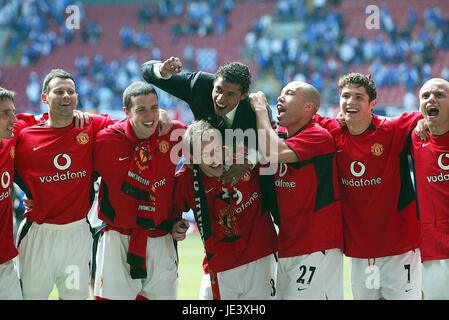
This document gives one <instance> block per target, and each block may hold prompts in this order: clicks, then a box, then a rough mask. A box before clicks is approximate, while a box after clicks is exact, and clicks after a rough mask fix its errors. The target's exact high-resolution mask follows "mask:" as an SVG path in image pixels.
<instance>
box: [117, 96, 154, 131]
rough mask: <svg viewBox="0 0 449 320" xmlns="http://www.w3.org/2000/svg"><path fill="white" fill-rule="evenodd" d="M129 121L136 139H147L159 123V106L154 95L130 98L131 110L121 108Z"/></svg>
mask: <svg viewBox="0 0 449 320" xmlns="http://www.w3.org/2000/svg"><path fill="white" fill-rule="evenodd" d="M123 110H124V111H125V113H126V115H127V116H128V117H129V119H130V121H131V125H132V127H133V129H134V133H135V134H136V137H137V138H139V139H148V138H149V137H151V135H153V133H154V132H155V131H156V128H157V125H158V123H159V105H158V100H157V96H156V95H155V94H152V93H150V94H147V95H140V96H135V97H131V108H130V110H129V111H128V110H127V109H126V108H123Z"/></svg>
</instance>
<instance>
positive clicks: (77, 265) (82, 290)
mask: <svg viewBox="0 0 449 320" xmlns="http://www.w3.org/2000/svg"><path fill="white" fill-rule="evenodd" d="M57 233H58V238H57V242H56V243H55V254H57V255H58V258H59V263H58V266H59V268H57V269H56V287H57V289H58V294H59V298H60V299H63V300H84V299H87V298H89V295H90V279H91V268H90V267H91V259H92V243H93V239H92V233H91V231H90V226H89V224H88V222H87V220H86V219H81V220H78V221H76V222H72V223H69V224H67V225H62V226H57Z"/></svg>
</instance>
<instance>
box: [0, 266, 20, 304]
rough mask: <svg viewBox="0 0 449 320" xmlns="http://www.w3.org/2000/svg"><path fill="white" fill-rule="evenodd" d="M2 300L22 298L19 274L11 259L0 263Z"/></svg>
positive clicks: (0, 296)
mask: <svg viewBox="0 0 449 320" xmlns="http://www.w3.org/2000/svg"><path fill="white" fill-rule="evenodd" d="M0 288H1V290H0V300H22V299H23V297H22V290H21V289H20V283H19V276H18V274H17V270H16V268H15V266H14V261H13V260H12V259H11V260H9V261H6V262H5V263H2V264H0Z"/></svg>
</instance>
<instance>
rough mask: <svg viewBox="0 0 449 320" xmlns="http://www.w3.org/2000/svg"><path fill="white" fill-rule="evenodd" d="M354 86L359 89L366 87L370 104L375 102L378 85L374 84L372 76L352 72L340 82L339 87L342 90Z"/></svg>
mask: <svg viewBox="0 0 449 320" xmlns="http://www.w3.org/2000/svg"><path fill="white" fill-rule="evenodd" d="M350 84H353V85H355V86H357V87H364V88H365V90H366V93H367V94H368V97H369V102H371V101H373V100H375V99H376V97H377V90H376V84H375V83H374V80H373V79H372V78H371V75H370V74H368V75H365V74H361V73H357V72H352V73H349V74H346V75H344V76H343V77H341V78H340V80H338V87H339V88H340V93H341V90H342V89H343V88H344V87H346V86H348V85H350Z"/></svg>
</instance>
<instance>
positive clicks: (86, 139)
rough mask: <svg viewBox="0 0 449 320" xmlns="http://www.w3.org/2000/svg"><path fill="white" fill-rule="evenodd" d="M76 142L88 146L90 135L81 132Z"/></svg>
mask: <svg viewBox="0 0 449 320" xmlns="http://www.w3.org/2000/svg"><path fill="white" fill-rule="evenodd" d="M76 141H78V143H79V144H87V143H88V142H89V135H88V134H87V133H86V132H80V133H79V134H78V135H77V136H76Z"/></svg>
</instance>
